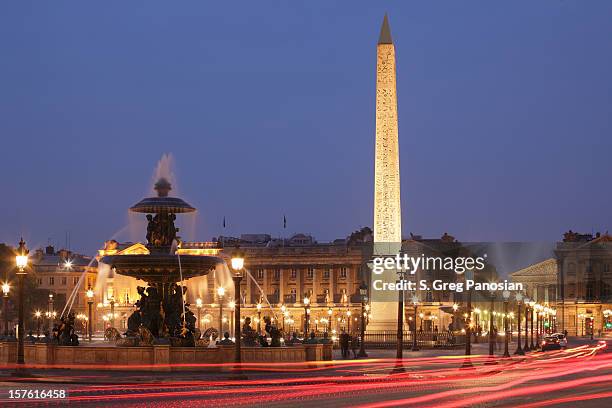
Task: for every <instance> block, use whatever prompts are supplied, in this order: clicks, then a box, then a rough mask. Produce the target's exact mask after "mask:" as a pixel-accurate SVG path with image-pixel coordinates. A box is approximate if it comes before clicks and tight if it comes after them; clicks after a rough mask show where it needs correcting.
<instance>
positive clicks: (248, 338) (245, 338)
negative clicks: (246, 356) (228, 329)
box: [242, 317, 258, 347]
mask: <svg viewBox="0 0 612 408" xmlns="http://www.w3.org/2000/svg"><path fill="white" fill-rule="evenodd" d="M257 337H258V336H257V332H256V331H255V330H253V328H252V327H251V318H250V317H247V318H245V319H244V324H243V325H242V344H244V345H245V346H247V347H255V346H257Z"/></svg>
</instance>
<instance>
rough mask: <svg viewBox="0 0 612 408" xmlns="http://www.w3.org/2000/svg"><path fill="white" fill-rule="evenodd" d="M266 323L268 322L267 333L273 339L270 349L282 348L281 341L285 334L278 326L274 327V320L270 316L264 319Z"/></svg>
mask: <svg viewBox="0 0 612 408" xmlns="http://www.w3.org/2000/svg"><path fill="white" fill-rule="evenodd" d="M264 322H266V326H265V328H266V333H268V335H269V336H270V338H271V339H272V340H271V341H270V347H280V346H281V342H280V339H281V337H283V332H282V331H281V330H279V329H278V328H277V327H276V326H274V325H272V319H270V317H269V316H266V317H264Z"/></svg>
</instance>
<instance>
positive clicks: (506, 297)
mask: <svg viewBox="0 0 612 408" xmlns="http://www.w3.org/2000/svg"><path fill="white" fill-rule="evenodd" d="M502 297H503V298H504V316H503V323H504V357H510V353H509V352H508V341H509V340H510V339H509V337H510V332H509V330H508V300H509V299H510V292H509V291H507V290H504V291H503V292H502Z"/></svg>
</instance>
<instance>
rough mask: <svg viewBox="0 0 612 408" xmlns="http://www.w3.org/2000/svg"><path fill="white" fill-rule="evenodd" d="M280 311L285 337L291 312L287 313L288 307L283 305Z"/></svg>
mask: <svg viewBox="0 0 612 408" xmlns="http://www.w3.org/2000/svg"><path fill="white" fill-rule="evenodd" d="M280 309H281V314H282V315H283V336H284V335H285V320H287V316H288V315H289V312H287V306H285V305H281V307H280Z"/></svg>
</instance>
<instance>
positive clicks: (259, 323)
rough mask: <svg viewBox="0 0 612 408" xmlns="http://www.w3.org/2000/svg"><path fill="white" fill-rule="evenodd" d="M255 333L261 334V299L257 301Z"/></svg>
mask: <svg viewBox="0 0 612 408" xmlns="http://www.w3.org/2000/svg"><path fill="white" fill-rule="evenodd" d="M257 333H258V334H261V301H260V302H259V303H257Z"/></svg>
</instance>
